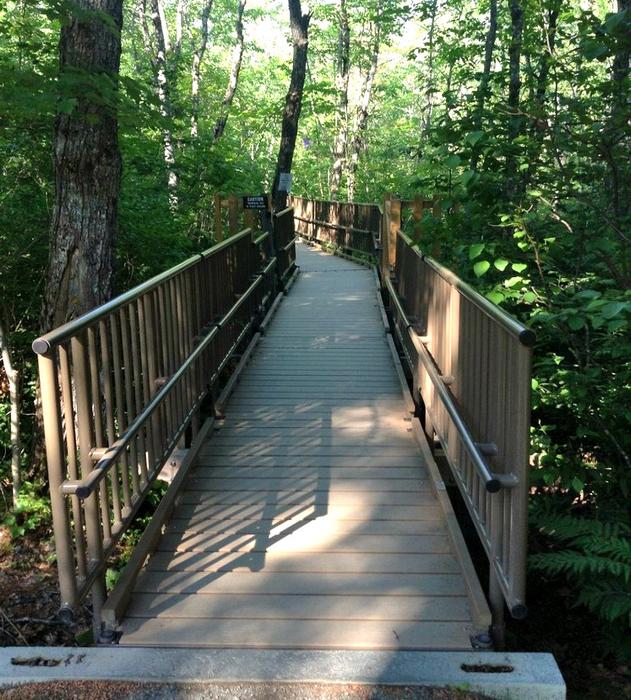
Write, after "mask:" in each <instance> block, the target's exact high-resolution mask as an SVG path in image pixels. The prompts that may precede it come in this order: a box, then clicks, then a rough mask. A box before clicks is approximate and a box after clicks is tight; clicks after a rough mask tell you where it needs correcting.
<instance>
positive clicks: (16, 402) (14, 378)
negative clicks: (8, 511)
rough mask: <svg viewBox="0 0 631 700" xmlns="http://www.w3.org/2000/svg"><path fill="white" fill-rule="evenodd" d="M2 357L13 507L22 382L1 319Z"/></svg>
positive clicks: (17, 485) (18, 483)
mask: <svg viewBox="0 0 631 700" xmlns="http://www.w3.org/2000/svg"><path fill="white" fill-rule="evenodd" d="M0 357H2V364H3V365H4V372H5V374H6V375H7V381H8V383H9V402H10V405H11V411H10V418H9V420H10V440H11V491H12V494H13V507H14V508H15V507H16V506H17V503H18V497H19V495H20V486H21V481H22V479H21V472H20V453H21V452H22V439H21V435H20V384H19V375H18V372H17V370H16V369H15V368H14V367H13V362H12V358H11V348H10V346H9V337H8V335H7V333H6V330H5V326H4V324H3V322H2V321H1V320H0Z"/></svg>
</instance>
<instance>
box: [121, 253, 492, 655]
mask: <svg viewBox="0 0 631 700" xmlns="http://www.w3.org/2000/svg"><path fill="white" fill-rule="evenodd" d="M298 262H299V264H300V265H301V268H302V273H301V275H300V277H299V279H298V281H297V282H296V284H295V285H294V287H293V288H292V290H291V292H290V294H289V296H288V297H287V298H286V299H285V300H284V301H283V303H282V304H281V306H280V307H279V310H278V312H277V315H276V317H275V319H274V320H273V322H272V324H271V326H270V328H269V330H268V333H267V335H266V336H265V337H264V339H263V340H262V342H261V344H260V345H259V348H258V350H257V351H256V353H255V355H254V357H253V360H252V362H251V363H250V365H249V366H248V367H247V368H246V370H245V371H244V373H243V375H242V378H241V382H240V384H239V385H238V387H237V389H236V391H235V393H234V394H233V396H232V398H231V399H230V401H229V403H228V405H227V410H226V418H225V420H223V421H221V422H220V423H219V424H218V425H217V426H216V430H215V431H214V433H213V435H212V437H211V438H210V440H209V441H208V442H207V443H206V444H205V446H204V447H203V448H202V451H201V454H200V458H199V459H198V464H197V466H196V468H195V471H194V472H193V474H192V477H191V478H190V479H189V481H188V482H187V484H186V487H185V490H184V491H183V492H182V493H181V495H180V498H179V503H178V505H177V506H176V510H175V512H174V516H173V518H172V520H171V522H170V524H169V525H168V528H167V531H166V532H165V534H164V535H163V537H162V539H161V541H160V543H159V545H158V547H157V550H156V552H155V553H154V554H153V555H152V557H151V558H150V559H149V561H148V562H147V564H146V565H145V568H144V570H143V571H142V572H141V574H140V576H139V578H138V580H137V582H136V586H135V589H134V593H133V596H132V599H131V603H130V606H129V608H128V610H127V615H126V618H125V620H124V622H123V634H122V637H121V640H120V643H121V644H123V645H124V644H128V645H160V646H191V647H196V646H197V647H199V646H203V647H256V648H301V649H307V648H319V649H325V648H339V649H344V648H346V649H469V648H471V643H470V635H471V634H472V633H473V632H474V631H481V630H480V629H479V627H475V624H476V623H475V620H474V618H473V616H472V612H471V610H472V605H471V599H470V597H469V595H468V594H470V593H471V591H472V590H473V594H474V595H473V597H474V599H475V598H478V599H479V590H478V589H479V584H478V583H477V580H473V581H472V580H471V576H470V575H469V574H470V571H468V568H467V566H466V561H465V566H464V571H463V568H462V566H461V562H462V552H457V551H456V550H455V549H454V546H453V543H452V539H451V538H450V536H449V532H448V527H447V525H448V519H449V513H447V516H446V515H445V511H444V509H443V507H441V505H440V501H439V499H438V498H437V497H436V496H435V494H434V491H433V489H432V484H431V482H430V478H429V473H428V471H427V469H426V465H424V462H423V457H422V454H421V451H420V449H419V447H418V445H417V443H416V441H415V439H414V437H413V435H412V431H411V427H410V426H411V423H410V421H409V414H407V416H406V407H405V402H404V400H403V396H402V393H401V386H400V381H399V378H398V375H397V372H396V369H395V364H394V362H393V358H392V355H391V353H390V349H389V346H388V342H387V338H386V336H385V334H384V329H383V325H382V321H381V317H380V311H379V307H378V304H377V296H376V288H375V280H374V276H373V273H372V271H370V270H368V269H366V268H364V267H361V266H359V265H356V264H354V263H351V262H348V261H346V260H343V259H341V258H339V257H333V256H330V255H326V254H324V253H321V252H318V251H315V250H312V249H309V248H307V247H306V246H304V245H299V246H298ZM406 417H407V418H408V419H407V420H406ZM457 555H458V556H457ZM465 573H467V574H468V578H466V577H465ZM476 587H477V588H476ZM474 602H475V601H474ZM478 604H479V600H478ZM478 624H479V623H478Z"/></svg>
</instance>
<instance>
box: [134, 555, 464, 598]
mask: <svg viewBox="0 0 631 700" xmlns="http://www.w3.org/2000/svg"><path fill="white" fill-rule="evenodd" d="M244 556H247V554H244ZM136 592H137V593H231V594H237V593H238V594H252V593H256V594H258V595H270V594H277V595H298V594H303V595H366V596H382V595H392V596H405V595H428V596H431V595H438V596H462V595H465V594H466V588H465V583H464V580H463V578H462V576H461V575H460V574H391V573H386V574H359V575H358V574H349V573H337V572H336V573H314V572H310V573H293V572H289V573H286V572H268V571H253V572H248V573H241V572H235V571H230V572H227V573H222V574H220V575H219V574H209V573H205V572H191V571H174V572H165V571H143V572H142V574H141V575H140V576H139V577H138V582H137V585H136Z"/></svg>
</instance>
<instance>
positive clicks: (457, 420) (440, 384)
mask: <svg viewBox="0 0 631 700" xmlns="http://www.w3.org/2000/svg"><path fill="white" fill-rule="evenodd" d="M385 282H386V288H387V289H388V293H389V294H390V296H391V299H392V300H393V301H394V304H395V306H396V307H397V313H398V314H399V315H400V316H401V318H402V319H403V322H404V323H405V327H406V330H407V331H408V333H409V335H410V339H411V340H412V342H413V343H414V346H415V348H416V350H417V351H418V353H419V357H420V358H421V361H422V362H423V365H424V366H425V369H426V370H427V373H428V374H429V376H430V379H431V380H432V384H433V385H434V387H435V388H436V391H438V394H439V396H440V399H441V401H442V403H443V406H444V407H445V410H446V411H447V413H448V414H449V416H450V418H451V419H452V420H453V422H454V425H455V427H456V430H457V431H458V434H459V436H460V438H461V439H462V442H463V444H464V446H465V449H466V450H467V452H468V453H469V456H470V457H471V459H472V461H473V464H474V465H475V468H476V470H477V471H478V473H479V474H480V476H481V477H482V479H483V480H484V487H485V488H486V490H487V491H488V492H489V493H497V492H498V491H499V490H500V489H501V488H514V487H515V486H517V484H518V483H519V481H518V479H517V477H516V476H515V475H514V474H496V473H494V472H493V471H492V470H491V469H490V468H489V465H488V464H487V463H486V461H485V460H484V457H483V456H482V453H481V452H480V449H479V448H478V446H477V445H476V441H475V440H474V438H473V436H472V434H471V431H470V430H469V428H468V427H467V425H466V423H465V421H464V420H463V418H462V416H461V415H460V412H459V411H458V407H457V406H456V403H455V401H454V399H453V398H452V396H451V393H450V392H449V390H448V389H447V387H446V386H445V381H444V377H443V376H442V375H441V374H439V372H438V370H437V369H436V366H435V364H434V362H433V360H432V358H431V356H430V354H429V352H428V351H427V349H426V348H425V345H424V343H423V342H422V341H421V339H420V338H419V337H418V334H417V333H416V332H415V331H414V328H413V327H412V323H411V321H410V319H409V317H408V315H407V314H406V312H405V309H404V308H403V305H402V304H401V300H400V299H399V295H398V294H397V292H396V289H395V288H394V285H393V284H392V282H391V280H390V279H387V278H386V280H385Z"/></svg>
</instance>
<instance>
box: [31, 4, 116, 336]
mask: <svg viewBox="0 0 631 700" xmlns="http://www.w3.org/2000/svg"><path fill="white" fill-rule="evenodd" d="M75 6H76V7H77V8H78V9H80V10H81V12H80V13H78V14H77V15H75V14H72V13H71V14H70V16H69V17H68V22H67V23H64V24H63V25H62V29H61V41H60V50H59V53H60V73H61V75H62V77H63V75H64V74H65V73H71V74H72V75H73V78H74V80H76V77H77V75H84V76H85V77H86V86H85V87H86V89H78V90H76V95H75V97H74V100H75V107H74V110H73V111H72V113H68V112H67V111H61V112H60V113H59V114H58V115H57V117H56V119H55V129H54V151H53V162H54V169H55V202H54V207H53V215H52V223H51V228H50V239H51V243H50V260H49V268H48V276H47V281H46V292H45V302H44V310H43V318H42V326H43V330H44V331H47V330H49V329H51V328H52V327H54V326H58V325H60V324H62V323H64V322H65V321H67V320H69V319H70V318H73V317H75V316H78V315H80V314H82V313H84V312H85V311H87V310H88V309H91V308H92V307H94V306H98V305H99V304H102V303H103V302H104V301H106V300H107V299H108V298H109V297H110V295H111V292H112V258H113V247H114V240H115V235H116V228H117V215H118V195H119V190H120V178H121V157H120V151H119V147H118V133H117V127H118V122H117V104H116V90H117V87H118V74H119V67H120V51H121V41H120V30H121V27H122V21H123V16H122V14H123V13H122V0H76V3H75ZM96 12H99V13H105V14H106V15H107V16H108V17H109V18H110V19H111V21H112V23H113V25H114V26H113V27H111V26H110V25H109V23H108V22H104V21H103V20H102V19H101V18H100V16H99V15H97V14H96ZM95 82H101V83H102V84H103V85H104V89H103V95H102V96H99V97H97V99H94V98H93V97H92V94H93V89H92V85H93V84H94V83H95ZM88 85H89V86H90V89H87V88H88ZM112 85H113V86H114V88H115V91H114V98H113V100H112V99H109V100H108V99H107V98H106V96H107V95H111V92H110V91H111V89H112ZM103 98H105V99H103Z"/></svg>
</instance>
